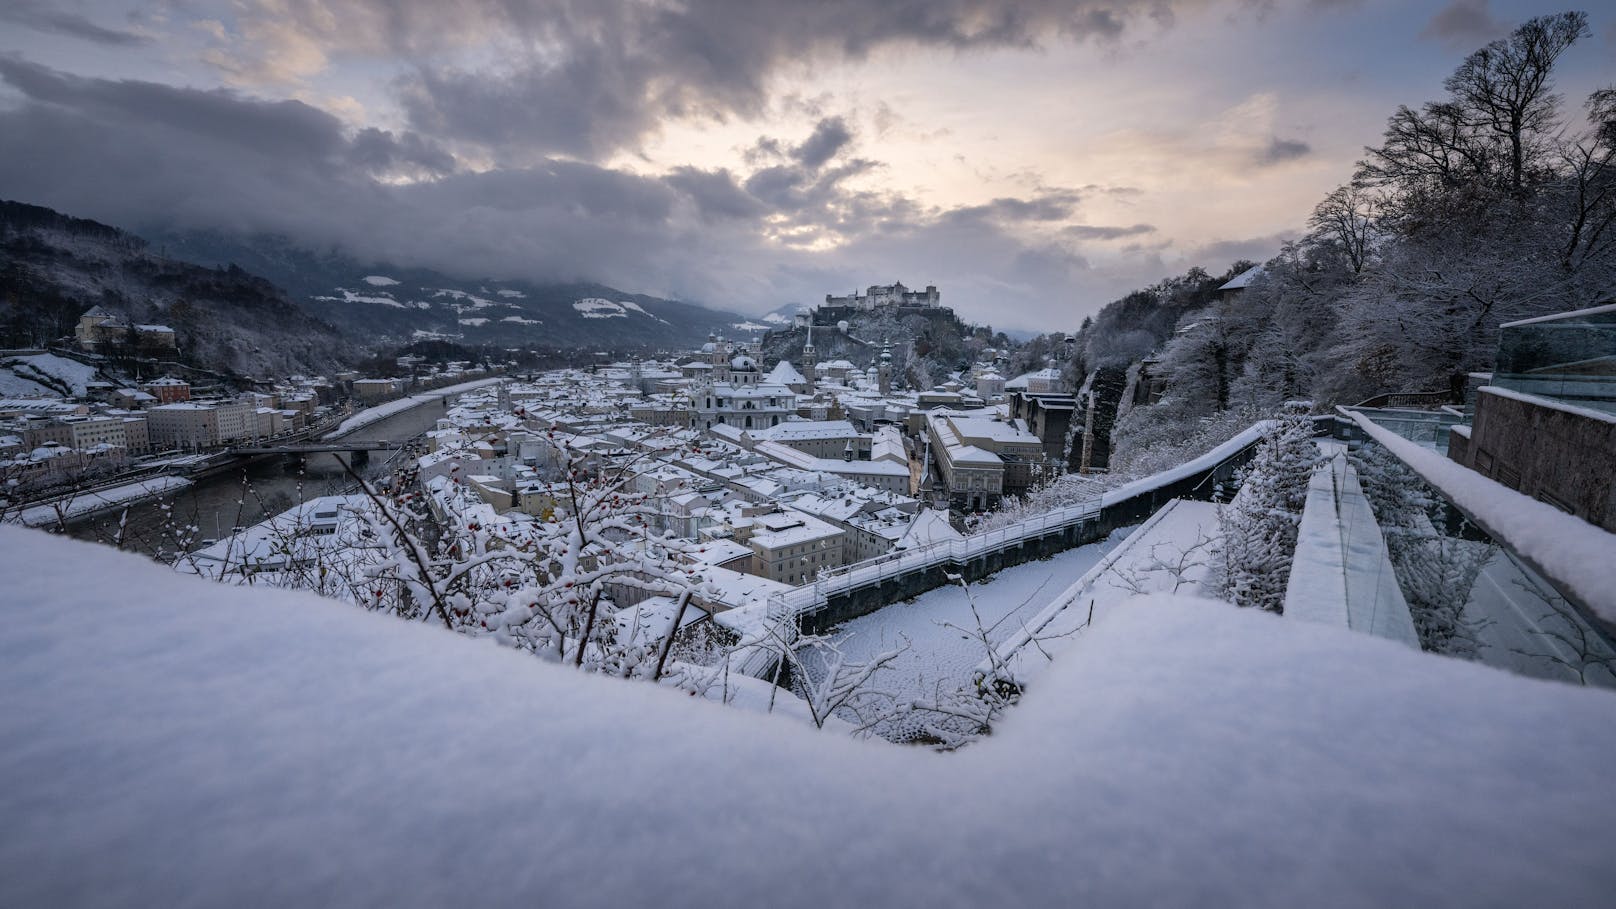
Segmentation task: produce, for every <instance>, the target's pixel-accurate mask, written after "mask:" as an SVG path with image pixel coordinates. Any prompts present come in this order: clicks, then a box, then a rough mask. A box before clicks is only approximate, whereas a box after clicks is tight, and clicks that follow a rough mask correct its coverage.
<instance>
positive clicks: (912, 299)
mask: <svg viewBox="0 0 1616 909" xmlns="http://www.w3.org/2000/svg"><path fill="white" fill-rule="evenodd" d="M940 297H941V294H939V293H938V292H937V285H935V284H928V285H926V289H925V290H910V289H909V288H907V287H905V286H903V282H902V281H895V282H893V283H891V284H872V285H870V286H869V287H868V288H867V289H866V290H865V292H864V293H863V294H860V293H859V292H858V291H856V290H855V291H853V292H852V293H851V294H849V295H847V296H845V297H837V296H833V295H831V294H826V295H825V305H826V306H830V307H841V306H846V307H850V308H852V309H855V310H858V311H861V312H870V311H873V310H876V309H883V308H885V307H889V306H921V307H932V306H936V305H938V303H937V301H938V300H939V299H940Z"/></svg>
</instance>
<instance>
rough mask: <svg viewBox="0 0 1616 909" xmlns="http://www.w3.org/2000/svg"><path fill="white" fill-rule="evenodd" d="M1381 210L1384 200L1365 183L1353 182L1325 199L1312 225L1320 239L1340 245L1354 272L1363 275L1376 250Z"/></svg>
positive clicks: (1311, 220)
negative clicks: (1377, 225) (1375, 243)
mask: <svg viewBox="0 0 1616 909" xmlns="http://www.w3.org/2000/svg"><path fill="white" fill-rule="evenodd" d="M1379 210H1380V197H1379V196H1378V195H1377V194H1376V193H1374V192H1373V191H1372V190H1371V189H1370V188H1369V186H1368V185H1367V184H1365V183H1364V182H1363V181H1361V180H1353V181H1352V182H1350V183H1348V184H1346V185H1345V186H1338V187H1336V188H1335V189H1334V190H1332V191H1331V192H1330V194H1329V195H1327V196H1325V197H1324V201H1322V202H1320V203H1319V204H1318V206H1317V207H1315V208H1314V209H1313V215H1312V216H1311V217H1310V218H1309V219H1308V226H1309V227H1311V228H1312V229H1313V236H1314V237H1315V238H1316V240H1323V241H1328V242H1332V243H1334V244H1336V246H1337V248H1339V249H1340V250H1341V254H1342V255H1343V256H1345V257H1346V260H1347V262H1348V263H1349V264H1351V266H1352V273H1353V274H1361V273H1362V272H1363V270H1364V266H1365V265H1366V264H1368V262H1369V256H1370V254H1371V253H1372V251H1373V249H1374V239H1375V234H1376V230H1377V227H1376V217H1377V215H1378V214H1379Z"/></svg>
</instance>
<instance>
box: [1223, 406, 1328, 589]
mask: <svg viewBox="0 0 1616 909" xmlns="http://www.w3.org/2000/svg"><path fill="white" fill-rule="evenodd" d="M1310 407H1311V405H1310V404H1308V403H1307V402H1301V401H1291V402H1287V403H1286V404H1285V406H1284V407H1283V408H1281V410H1280V412H1279V414H1278V415H1277V417H1276V419H1275V420H1274V422H1273V424H1272V425H1271V427H1270V428H1269V430H1268V432H1267V433H1265V434H1264V436H1263V438H1262V440H1261V441H1260V442H1258V443H1257V450H1256V453H1255V454H1254V455H1253V456H1252V459H1251V463H1249V464H1248V465H1246V469H1245V471H1244V472H1243V476H1242V479H1241V484H1240V491H1239V492H1238V493H1237V494H1236V495H1235V497H1234V499H1233V500H1232V501H1231V502H1230V503H1229V504H1228V506H1226V507H1225V508H1224V509H1223V510H1222V512H1221V513H1220V525H1221V528H1222V532H1223V542H1222V545H1221V550H1220V553H1219V554H1220V556H1221V558H1219V559H1217V560H1216V561H1217V563H1218V567H1219V569H1220V572H1219V581H1220V582H1221V586H1222V588H1223V591H1224V594H1225V595H1226V596H1227V597H1228V598H1229V600H1230V601H1231V602H1233V603H1234V604H1235V605H1237V606H1252V607H1256V608H1259V609H1266V610H1268V611H1270V612H1282V611H1284V608H1285V585H1286V583H1287V582H1288V581H1289V579H1290V566H1291V559H1292V557H1293V555H1294V554H1295V552H1296V528H1297V525H1298V524H1299V523H1300V522H1301V518H1302V506H1303V504H1305V502H1306V500H1307V484H1308V478H1309V477H1310V476H1311V475H1312V473H1313V468H1314V466H1315V465H1317V463H1318V460H1319V453H1318V447H1317V446H1316V445H1315V444H1314V442H1313V422H1312V420H1310V419H1308V416H1307V413H1308V410H1309V409H1310Z"/></svg>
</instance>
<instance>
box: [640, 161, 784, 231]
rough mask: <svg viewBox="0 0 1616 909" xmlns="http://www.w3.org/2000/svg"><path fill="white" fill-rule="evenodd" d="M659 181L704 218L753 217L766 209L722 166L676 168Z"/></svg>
mask: <svg viewBox="0 0 1616 909" xmlns="http://www.w3.org/2000/svg"><path fill="white" fill-rule="evenodd" d="M663 180H664V181H665V182H666V183H667V184H668V185H669V186H671V187H673V188H674V189H675V190H677V191H678V192H680V193H682V194H683V195H685V196H686V197H688V198H689V199H690V201H691V202H692V203H693V204H694V205H695V206H696V208H697V210H699V211H700V212H701V214H702V216H703V217H704V218H705V219H707V220H713V219H750V218H756V217H758V216H759V215H761V214H763V212H764V211H765V210H766V209H767V206H765V205H764V204H763V203H762V202H761V201H759V200H758V198H757V197H756V196H754V195H752V194H751V193H749V192H747V191H746V190H744V189H742V188H741V186H740V184H739V183H737V182H736V180H735V175H734V174H732V173H730V171H729V170H728V169H726V168H720V169H718V170H702V169H701V168H698V167H676V168H674V169H673V171H672V172H671V173H669V174H668V175H667V176H666V177H663Z"/></svg>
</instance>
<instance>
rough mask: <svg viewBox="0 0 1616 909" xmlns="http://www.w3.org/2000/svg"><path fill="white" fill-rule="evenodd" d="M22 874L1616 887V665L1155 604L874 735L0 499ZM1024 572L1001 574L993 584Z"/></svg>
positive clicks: (104, 882)
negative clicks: (184, 569) (73, 533)
mask: <svg viewBox="0 0 1616 909" xmlns="http://www.w3.org/2000/svg"><path fill="white" fill-rule="evenodd" d="M0 577H4V578H6V580H7V584H8V589H7V596H6V598H5V600H4V621H3V622H0V818H3V819H4V829H5V834H4V836H0V905H8V906H42V905H53V906H54V905H73V904H87V903H95V904H121V905H152V906H159V905H176V904H189V905H231V904H252V905H331V904H341V905H351V904H356V903H365V904H376V905H390V906H397V905H432V906H441V905H489V904H499V905H509V904H518V903H520V904H532V905H540V904H542V905H578V904H590V905H613V906H624V905H641V904H643V903H645V902H647V901H648V900H653V899H654V900H655V901H656V902H658V903H662V904H666V905H671V906H684V905H703V906H708V905H753V906H762V905H768V906H787V905H790V906H812V907H815V909H820V907H823V906H827V905H994V906H1010V905H1083V904H1098V905H1118V904H1123V905H1137V904H1142V903H1150V904H1155V905H1197V906H1200V905H1232V904H1239V905H1259V906H1260V905H1274V906H1296V905H1308V906H1320V905H1326V906H1328V905H1405V906H1415V905H1417V906H1434V905H1454V906H1461V905H1462V906H1473V905H1481V904H1488V905H1595V904H1600V903H1603V902H1606V901H1608V899H1609V896H1610V893H1611V892H1612V888H1613V887H1616V863H1612V862H1611V860H1610V856H1611V854H1612V845H1613V844H1612V842H1611V832H1610V823H1609V819H1610V817H1611V816H1613V814H1616V789H1613V788H1612V787H1611V786H1610V784H1609V775H1608V769H1609V766H1610V756H1611V755H1612V754H1616V698H1613V697H1612V696H1611V695H1610V694H1609V693H1608V692H1602V691H1590V690H1585V689H1579V688H1573V687H1571V686H1567V685H1559V684H1551V683H1547V682H1539V681H1534V680H1530V679H1523V678H1519V677H1516V676H1512V675H1509V674H1507V673H1504V672H1500V671H1496V670H1491V669H1487V668H1485V667H1481V666H1476V665H1474V664H1469V663H1463V662H1459V661H1454V660H1445V659H1440V658H1436V657H1432V656H1428V655H1424V654H1420V653H1416V652H1413V651H1411V650H1410V649H1409V648H1407V647H1404V646H1402V645H1399V644H1395V643H1391V642H1387V641H1382V640H1377V639H1373V638H1370V637H1367V636H1365V635H1359V634H1355V633H1353V632H1350V631H1346V630H1341V629H1334V628H1328V627H1323V626H1314V625H1308V624H1305V623H1299V622H1287V621H1285V620H1284V619H1282V618H1279V617H1275V616H1269V615H1263V614H1256V613H1252V612H1241V611H1238V610H1236V609H1234V608H1233V607H1229V606H1224V605H1220V604H1216V603H1212V602H1209V601H1201V600H1172V599H1168V598H1164V597H1157V598H1154V599H1150V600H1136V601H1134V602H1132V603H1129V604H1123V605H1121V606H1119V608H1117V609H1115V610H1113V611H1111V612H1110V614H1108V615H1106V616H1104V617H1103V618H1101V619H1098V620H1097V622H1096V625H1095V627H1094V628H1093V629H1091V630H1090V631H1089V632H1088V633H1085V634H1084V635H1083V636H1082V637H1081V638H1080V639H1078V640H1076V641H1075V642H1074V644H1073V646H1072V647H1071V648H1069V649H1068V650H1067V651H1066V652H1065V653H1063V654H1062V655H1061V656H1060V657H1059V658H1058V659H1057V660H1056V661H1055V662H1054V663H1052V664H1051V665H1050V666H1049V668H1048V671H1047V672H1046V673H1045V674H1044V675H1043V676H1042V677H1041V679H1040V684H1039V685H1037V686H1036V687H1034V688H1033V689H1031V690H1029V692H1028V694H1027V696H1026V698H1025V699H1024V701H1023V703H1022V704H1021V705H1020V706H1019V707H1017V708H1015V709H1014V710H1013V711H1012V712H1011V713H1010V714H1009V716H1008V718H1007V720H1006V721H1005V722H1004V723H1003V724H1002V726H1001V728H1000V729H999V730H998V731H997V732H996V734H995V735H993V736H992V737H990V738H988V739H986V740H984V741H982V742H980V743H979V744H976V745H973V746H971V747H969V748H966V749H964V750H963V751H960V752H957V753H954V754H936V753H933V752H929V751H924V750H920V749H911V748H900V747H895V746H891V745H887V744H884V743H874V742H857V741H852V740H849V739H846V738H844V737H838V736H835V735H828V734H824V733H821V732H817V731H815V730H812V729H807V728H804V727H802V726H801V724H798V723H795V722H792V721H790V720H788V719H783V718H778V717H767V716H759V715H757V714H754V713H749V712H744V711H740V710H734V709H730V708H725V707H723V706H721V705H716V704H710V703H705V702H701V701H699V700H696V699H692V698H689V697H686V696H683V695H681V694H680V693H679V692H677V691H673V690H668V689H662V688H657V687H654V686H651V685H649V684H645V683H633V682H620V681H614V680H610V679H604V678H599V677H589V676H583V675H580V674H578V673H576V672H574V671H571V670H569V669H566V668H562V667H558V666H553V665H549V664H544V663H541V662H538V661H536V660H534V659H532V658H530V657H526V656H524V655H522V654H519V653H515V652H511V651H506V650H501V649H499V648H498V647H496V646H494V645H493V644H491V643H488V642H486V641H476V640H471V639H467V638H463V637H460V636H458V635H454V634H452V633H450V632H447V631H443V630H441V629H435V628H432V627H429V626H415V625H410V624H407V623H404V622H401V621H398V620H395V619H389V618H385V617H382V616H378V615H371V614H367V613H364V612H361V611H358V610H356V609H354V608H351V607H348V606H344V605H342V604H339V603H335V602H331V601H326V600H320V599H317V598H314V597H312V596H307V595H302V594H296V593H290V592H286V591H275V590H263V589H255V588H241V587H232V586H223V585H217V584H212V583H209V582H207V581H204V580H200V579H197V578H194V577H187V576H182V575H179V574H176V573H175V572H172V571H169V570H168V569H166V568H163V567H162V566H158V565H153V564H151V563H149V562H146V561H145V560H143V559H141V558H139V557H137V556H134V555H129V554H123V553H118V552H115V551H112V550H109V549H105V548H101V547H97V546H93V545H91V544H86V543H79V542H75V541H70V540H64V539H60V538H56V537H51V536H48V535H46V534H43V533H40V532H36V531H25V530H22V529H18V528H9V527H0ZM991 587H992V585H988V587H987V588H985V590H987V591H991Z"/></svg>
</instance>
